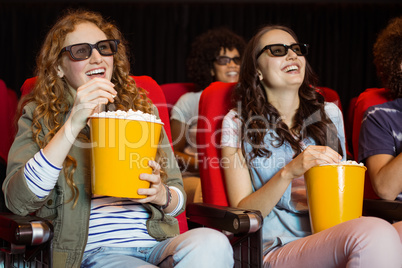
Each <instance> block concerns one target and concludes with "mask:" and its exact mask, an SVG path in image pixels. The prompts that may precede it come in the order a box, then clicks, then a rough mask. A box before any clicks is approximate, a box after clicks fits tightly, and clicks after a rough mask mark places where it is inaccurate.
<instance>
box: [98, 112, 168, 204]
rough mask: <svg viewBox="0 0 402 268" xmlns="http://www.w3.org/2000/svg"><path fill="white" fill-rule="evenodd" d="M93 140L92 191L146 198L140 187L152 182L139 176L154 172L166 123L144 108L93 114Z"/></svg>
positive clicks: (100, 193)
mask: <svg viewBox="0 0 402 268" xmlns="http://www.w3.org/2000/svg"><path fill="white" fill-rule="evenodd" d="M90 126H91V142H92V159H91V163H92V167H91V168H92V170H91V171H92V193H93V194H97V195H107V196H114V197H127V198H145V197H146V196H145V195H139V194H137V190H138V189H139V188H149V186H150V183H149V182H148V181H143V180H140V179H139V175H140V174H141V173H148V174H151V173H152V168H151V167H149V165H148V161H149V160H155V156H156V151H157V149H158V144H159V137H160V133H161V130H162V126H163V123H162V122H161V121H160V120H159V119H156V117H155V116H154V115H150V114H145V113H142V112H141V111H136V112H134V111H132V110H130V111H128V112H123V111H116V112H102V113H99V114H94V115H93V116H91V118H90Z"/></svg>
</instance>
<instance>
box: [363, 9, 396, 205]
mask: <svg viewBox="0 0 402 268" xmlns="http://www.w3.org/2000/svg"><path fill="white" fill-rule="evenodd" d="M401 44H402V17H397V18H394V19H393V20H391V21H390V23H389V24H388V26H387V27H386V28H385V29H383V30H382V31H381V33H380V34H379V35H378V38H377V40H376V42H375V44H374V49H373V54H374V64H375V66H376V68H377V74H378V77H379V78H380V79H381V81H382V83H383V86H384V87H385V88H387V89H389V90H390V93H391V94H392V97H393V98H394V100H393V101H390V102H386V103H383V104H380V105H375V106H372V107H370V108H368V109H367V111H366V113H365V115H364V116H363V120H362V125H361V129H360V136H359V156H358V159H359V161H362V162H364V163H365V164H366V166H367V172H368V175H369V177H370V179H371V184H372V186H373V189H374V191H375V192H376V193H377V195H378V196H379V197H380V198H382V199H387V200H395V199H398V200H402V177H401V174H402V124H401V118H402V46H401Z"/></svg>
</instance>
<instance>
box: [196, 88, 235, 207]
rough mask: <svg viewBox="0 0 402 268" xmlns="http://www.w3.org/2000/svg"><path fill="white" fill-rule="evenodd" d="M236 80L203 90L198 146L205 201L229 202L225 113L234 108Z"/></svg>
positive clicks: (213, 202) (217, 203) (216, 203)
mask: <svg viewBox="0 0 402 268" xmlns="http://www.w3.org/2000/svg"><path fill="white" fill-rule="evenodd" d="M235 85H236V83H223V82H213V83H211V84H210V85H209V86H208V87H207V88H206V89H204V91H203V92H202V94H201V99H200V103H199V109H198V116H199V117H198V123H197V146H198V155H199V156H198V157H199V159H200V167H199V170H200V177H201V186H202V187H201V188H202V196H203V201H204V202H205V203H207V204H214V205H220V206H228V205H229V202H228V199H227V196H226V191H225V183H224V174H223V170H222V169H221V165H220V159H221V147H220V144H221V136H222V133H221V128H222V121H223V117H224V116H225V115H226V114H227V113H228V112H229V110H230V109H231V108H232V106H231V93H232V90H233V88H234V87H235Z"/></svg>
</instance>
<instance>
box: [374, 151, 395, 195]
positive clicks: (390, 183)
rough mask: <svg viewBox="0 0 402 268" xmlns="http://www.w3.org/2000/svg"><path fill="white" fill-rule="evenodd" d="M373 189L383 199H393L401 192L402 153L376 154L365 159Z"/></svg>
mask: <svg viewBox="0 0 402 268" xmlns="http://www.w3.org/2000/svg"><path fill="white" fill-rule="evenodd" d="M366 166H367V172H368V175H369V177H370V180H371V183H372V185H373V189H374V191H375V192H376V193H377V195H378V196H379V197H381V198H383V199H387V200H395V198H396V197H397V196H398V194H400V193H401V192H402V176H401V174H402V154H399V155H398V156H397V157H394V156H392V155H389V154H377V155H373V156H370V157H368V158H367V159H366Z"/></svg>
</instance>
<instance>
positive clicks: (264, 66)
mask: <svg viewBox="0 0 402 268" xmlns="http://www.w3.org/2000/svg"><path fill="white" fill-rule="evenodd" d="M295 43H297V42H296V40H295V39H294V38H293V37H292V36H291V35H290V34H289V33H288V32H285V31H283V30H278V29H275V30H271V31H269V32H267V33H265V34H264V35H263V36H262V37H261V39H260V41H259V49H262V48H263V47H264V46H266V45H271V44H285V45H291V44H295ZM258 66H259V68H258V73H259V76H260V79H261V78H262V79H261V80H262V83H263V85H264V86H265V87H266V88H268V89H276V88H287V89H288V88H297V89H298V88H299V87H300V85H301V84H302V83H303V80H304V74H305V69H306V59H305V57H304V56H297V55H296V53H295V52H294V51H292V50H291V49H289V50H288V53H287V54H286V55H285V56H282V57H274V56H273V55H272V53H271V52H270V51H269V50H266V51H265V52H264V53H262V54H261V56H260V57H259V58H258Z"/></svg>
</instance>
